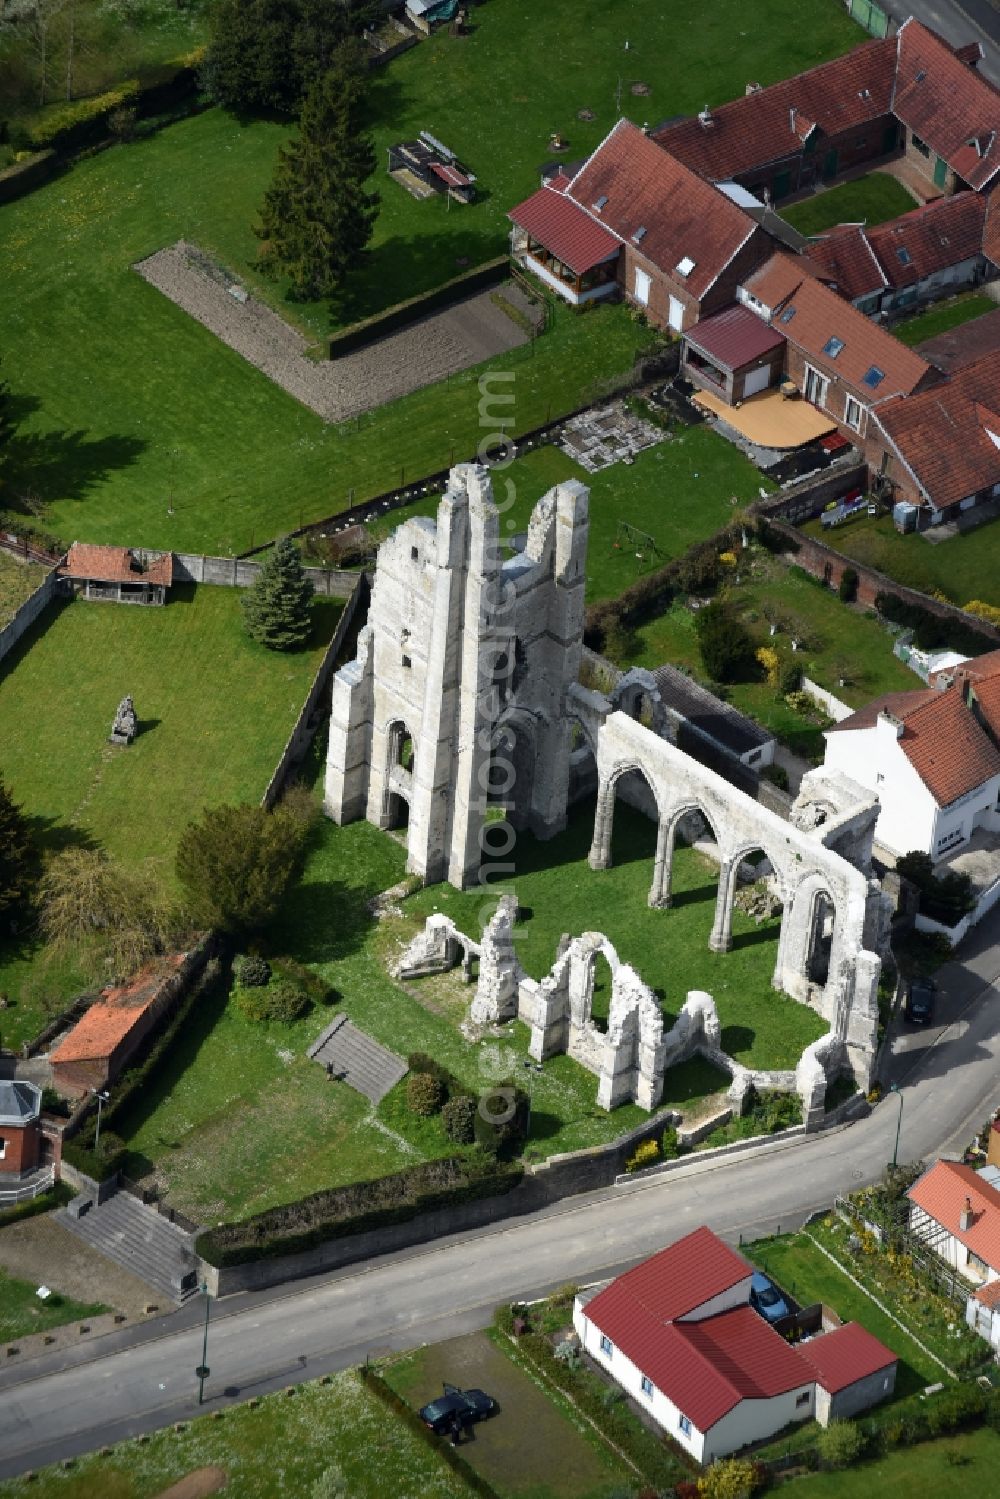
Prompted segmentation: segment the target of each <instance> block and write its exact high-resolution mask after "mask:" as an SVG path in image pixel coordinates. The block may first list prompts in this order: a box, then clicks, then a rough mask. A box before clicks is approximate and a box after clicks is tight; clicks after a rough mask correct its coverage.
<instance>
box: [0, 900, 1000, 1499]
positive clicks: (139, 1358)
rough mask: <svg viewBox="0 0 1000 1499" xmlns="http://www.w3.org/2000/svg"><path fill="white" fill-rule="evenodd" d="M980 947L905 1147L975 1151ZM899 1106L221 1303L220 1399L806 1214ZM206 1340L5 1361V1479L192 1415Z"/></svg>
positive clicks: (982, 1047) (165, 1340) (0, 1390)
mask: <svg viewBox="0 0 1000 1499" xmlns="http://www.w3.org/2000/svg"><path fill="white" fill-rule="evenodd" d="M998 920H1000V918H998ZM981 946H982V952H979V951H978V950H977V949H975V948H974V949H973V950H972V954H971V958H970V960H969V962H968V963H966V962H965V961H963V962H962V963H961V964H958V965H954V967H955V969H956V972H955V973H954V974H953V975H952V976H951V979H950V981H949V993H950V994H953V996H954V998H953V1000H952V1001H950V1002H951V1003H953V1006H954V1008H955V1009H956V1010H957V1011H959V1013H957V1014H956V1015H955V1016H954V1018H953V1019H951V1020H950V1022H949V1023H948V1024H947V1025H946V1026H945V1027H944V1028H943V1029H941V1028H939V1029H938V1030H937V1031H936V1032H935V1033H934V1035H933V1036H930V1035H925V1037H924V1040H923V1043H922V1046H921V1051H920V1055H919V1056H917V1057H911V1058H910V1059H909V1061H908V1062H907V1063H906V1065H907V1066H908V1067H909V1068H910V1070H909V1071H908V1072H907V1073H906V1075H905V1077H904V1080H903V1084H902V1100H903V1102H902V1110H903V1113H902V1138H901V1143H900V1159H912V1158H915V1157H917V1156H933V1155H935V1154H937V1153H938V1152H945V1153H948V1152H950V1151H956V1152H957V1151H959V1150H960V1149H961V1148H962V1147H963V1146H964V1145H965V1144H966V1143H967V1141H968V1140H969V1139H970V1138H971V1136H972V1135H973V1133H974V1132H975V1130H976V1128H977V1127H978V1126H979V1124H980V1123H981V1121H982V1119H983V1117H984V1116H985V1114H986V1112H987V1110H988V1109H989V1108H990V1107H992V1105H993V1103H994V1101H995V1100H996V1098H997V1095H998V1092H1000V1088H998V1076H997V1066H998V1060H1000V1008H998V998H997V989H996V988H995V987H994V986H993V985H992V984H991V983H988V982H984V980H985V977H986V974H987V972H988V971H989V970H992V969H993V968H994V967H995V966H1000V955H998V953H997V950H996V948H994V947H991V946H990V944H989V941H988V938H984V939H982V943H981ZM990 954H992V956H990ZM989 977H990V978H992V977H993V974H992V972H990V973H989ZM959 990H961V994H960V993H959ZM962 1005H964V1009H962V1008H961V1006H962ZM931 1042H933V1044H930V1043H931ZM898 1109H899V1104H898V1102H897V1100H896V1098H895V1097H890V1098H888V1099H887V1101H886V1102H885V1103H883V1104H881V1105H880V1106H879V1107H878V1108H876V1109H875V1111H874V1112H873V1113H872V1115H871V1116H870V1117H869V1118H867V1119H864V1120H861V1121H860V1122H859V1123H857V1124H855V1125H852V1126H850V1127H848V1128H845V1129H841V1130H836V1131H829V1132H825V1133H823V1134H821V1135H813V1136H809V1137H804V1138H801V1139H797V1140H795V1141H793V1142H789V1143H784V1142H781V1143H779V1144H776V1145H775V1146H774V1147H772V1148H771V1149H770V1150H768V1151H767V1152H766V1153H764V1154H761V1155H758V1156H756V1157H755V1158H753V1159H743V1160H734V1161H729V1162H725V1163H723V1164H719V1165H716V1166H714V1167H712V1166H708V1165H707V1164H706V1163H702V1162H698V1161H693V1162H691V1163H687V1164H685V1165H684V1166H683V1167H682V1168H681V1169H680V1170H678V1171H675V1172H672V1173H670V1174H669V1175H667V1176H664V1177H661V1178H659V1179H647V1181H645V1182H642V1183H633V1184H630V1185H627V1186H625V1187H622V1188H618V1189H608V1190H607V1191H602V1192H598V1193H593V1194H590V1195H588V1196H586V1197H578V1198H573V1199H571V1200H570V1201H568V1202H566V1203H563V1204H560V1205H558V1206H557V1207H555V1208H552V1209H549V1210H547V1211H546V1212H544V1213H540V1214H535V1215H532V1216H531V1217H528V1218H523V1219H518V1220H514V1221H509V1222H507V1223H502V1224H498V1225H497V1226H496V1227H495V1228H493V1229H491V1230H488V1231H481V1230H477V1231H476V1232H474V1233H470V1234H465V1235H459V1236H456V1237H454V1238H452V1239H447V1240H441V1241H438V1242H437V1243H435V1244H434V1245H432V1246H429V1247H426V1248H423V1249H418V1250H415V1251H412V1252H408V1253H404V1254H400V1255H395V1256H387V1257H385V1258H384V1259H383V1260H381V1261H377V1262H369V1263H368V1264H365V1265H363V1266H359V1267H351V1268H348V1269H346V1270H344V1271H341V1272H339V1273H338V1274H336V1275H333V1276H328V1277H322V1278H317V1279H316V1280H315V1281H311V1282H299V1283H298V1284H297V1285H296V1286H293V1287H291V1288H287V1287H284V1288H278V1289H276V1290H275V1291H273V1292H266V1293H260V1294H257V1295H244V1296H239V1297H234V1298H232V1299H231V1300H227V1301H225V1302H222V1303H220V1304H219V1305H218V1306H217V1307H216V1308H214V1311H213V1320H212V1326H211V1332H210V1337H209V1356H208V1362H209V1365H210V1367H211V1371H212V1372H211V1376H210V1378H209V1380H208V1383H207V1386H206V1408H207V1409H212V1408H218V1407H220V1406H226V1405H228V1404H231V1403H232V1402H234V1401H237V1400H240V1399H246V1398H247V1397H248V1395H250V1394H255V1393H263V1392H266V1391H268V1390H271V1389H276V1388H279V1387H281V1386H283V1385H286V1384H288V1383H291V1382H294V1381H296V1380H299V1379H302V1378H308V1377H315V1376H317V1375H318V1374H321V1373H325V1372H328V1371H330V1370H333V1369H338V1368H344V1367H347V1366H348V1365H351V1364H355V1363H358V1362H360V1361H362V1360H363V1359H364V1357H365V1355H366V1354H367V1353H375V1352H380V1351H385V1350H388V1349H394V1348H403V1347H408V1346H412V1345H414V1344H418V1343H422V1342H434V1341H437V1340H440V1339H443V1338H447V1337H451V1336H453V1335H454V1334H456V1333H458V1332H462V1331H467V1330H469V1329H471V1328H474V1327H480V1326H485V1325H486V1324H487V1322H488V1321H489V1319H490V1316H491V1312H492V1308H493V1307H494V1306H495V1305H496V1304H497V1303H499V1302H503V1301H509V1300H514V1299H520V1298H528V1297H531V1296H533V1295H538V1294H541V1293H543V1292H545V1291H547V1290H549V1289H551V1288H552V1287H554V1286H555V1285H558V1284H561V1283H564V1282H565V1281H567V1280H575V1281H578V1282H581V1283H585V1282H587V1281H589V1280H594V1279H600V1278H602V1277H604V1276H607V1275H610V1274H613V1273H617V1272H618V1271H619V1270H621V1269H623V1268H624V1267H625V1266H627V1265H629V1264H632V1263H634V1262H635V1261H637V1260H639V1259H641V1258H643V1257H645V1256H646V1255H648V1254H650V1253H652V1252H653V1251H655V1250H656V1249H659V1248H661V1247H662V1246H663V1245H664V1244H665V1243H668V1242H670V1241H671V1240H673V1239H675V1238H677V1237H678V1236H679V1235H681V1234H683V1233H685V1232H686V1231H687V1230H689V1229H691V1228H694V1227H696V1226H697V1225H698V1224H700V1223H708V1224H709V1225H710V1226H711V1227H712V1228H714V1229H715V1230H716V1231H717V1232H719V1233H720V1234H722V1235H724V1236H725V1237H727V1238H729V1239H731V1240H733V1241H734V1242H735V1241H737V1240H738V1239H739V1237H740V1236H741V1235H742V1236H743V1237H745V1238H753V1237H757V1236H759V1235H760V1234H761V1233H764V1232H769V1231H772V1230H773V1229H775V1228H777V1227H779V1226H780V1227H783V1228H791V1227H795V1226H798V1225H799V1224H801V1222H802V1221H803V1220H804V1218H806V1217H807V1216H808V1215H809V1214H810V1213H811V1212H812V1211H814V1210H816V1209H819V1208H822V1207H824V1206H827V1205H829V1203H830V1202H831V1200H832V1198H833V1197H834V1195H835V1194H837V1193H839V1192H844V1191H849V1190H852V1189H854V1188H856V1187H858V1186H859V1185H861V1184H862V1183H863V1182H866V1181H870V1180H874V1179H875V1178H876V1177H877V1176H878V1175H879V1173H880V1172H881V1170H882V1168H883V1167H884V1165H885V1162H886V1161H887V1160H888V1159H889V1157H890V1156H891V1154H892V1149H893V1144H894V1140H895V1132H896V1124H897V1118H898ZM157 1334H158V1335H157ZM201 1339H202V1308H201V1306H200V1305H199V1304H198V1303H194V1304H189V1305H188V1306H187V1307H185V1308H184V1310H183V1311H182V1312H180V1313H178V1314H176V1315H175V1316H174V1317H171V1318H169V1319H165V1320H164V1322H163V1323H162V1324H160V1326H159V1328H156V1329H150V1328H142V1329H140V1328H136V1329H135V1330H134V1332H133V1333H132V1334H128V1333H126V1334H112V1335H110V1336H109V1337H108V1338H106V1339H102V1340H100V1341H99V1342H98V1343H92V1344H90V1345H87V1346H85V1347H82V1348H79V1349H76V1350H73V1352H72V1353H71V1354H70V1355H69V1356H66V1355H60V1356H58V1358H56V1357H46V1358H43V1359H38V1360H36V1361H34V1362H33V1363H32V1365H31V1366H26V1367H25V1368H24V1369H23V1370H13V1369H5V1370H3V1371H2V1373H0V1478H5V1477H9V1476H12V1475H13V1474H16V1473H19V1472H22V1471H24V1470H25V1469H26V1468H29V1467H39V1466H41V1465H42V1464H43V1463H46V1462H51V1461H54V1460H56V1459H59V1458H62V1457H65V1456H69V1455H72V1454H75V1453H79V1452H84V1451H87V1450H89V1449H91V1448H93V1447H97V1446H100V1445H103V1444H105V1443H111V1442H115V1441H119V1440H121V1439H122V1438H124V1437H126V1436H129V1435H134V1434H135V1433H137V1432H139V1431H144V1430H153V1429H155V1428H156V1427H159V1426H163V1425H165V1424H167V1423H168V1422H171V1421H174V1420H178V1419H182V1418H187V1417H190V1416H192V1415H193V1414H194V1413H195V1412H196V1411H197V1404H196V1396H197V1383H196V1380H195V1377H194V1370H195V1368H196V1366H197V1365H198V1364H199V1363H200V1361H201V1346H202V1345H201Z"/></svg>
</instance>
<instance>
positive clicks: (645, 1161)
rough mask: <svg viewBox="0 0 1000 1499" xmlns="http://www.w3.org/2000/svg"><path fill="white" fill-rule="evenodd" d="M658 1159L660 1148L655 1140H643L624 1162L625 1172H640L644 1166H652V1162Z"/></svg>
mask: <svg viewBox="0 0 1000 1499" xmlns="http://www.w3.org/2000/svg"><path fill="white" fill-rule="evenodd" d="M659 1159H660V1147H659V1145H658V1143H657V1142H656V1141H655V1140H643V1142H642V1144H641V1145H637V1146H636V1148H635V1151H634V1153H633V1154H632V1155H630V1156H629V1158H628V1160H627V1161H626V1162H625V1170H626V1171H641V1170H642V1169H643V1167H644V1166H652V1164H653V1162H654V1161H658V1160H659Z"/></svg>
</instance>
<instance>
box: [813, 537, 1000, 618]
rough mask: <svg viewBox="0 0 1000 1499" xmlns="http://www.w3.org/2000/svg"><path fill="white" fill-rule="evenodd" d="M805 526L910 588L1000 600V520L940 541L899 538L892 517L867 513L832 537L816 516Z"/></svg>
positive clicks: (956, 600)
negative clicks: (868, 514)
mask: <svg viewBox="0 0 1000 1499" xmlns="http://www.w3.org/2000/svg"><path fill="white" fill-rule="evenodd" d="M802 530H803V531H804V532H805V534H806V535H807V536H816V537H818V538H820V539H821V540H823V541H826V542H827V543H828V544H830V543H831V542H832V544H833V545H834V546H835V547H836V549H837V551H838V552H843V554H844V556H846V557H853V558H855V560H856V561H858V562H864V563H866V564H867V566H868V567H874V568H877V569H878V571H879V572H882V573H885V574H886V575H887V576H888V577H890V578H894V579H895V580H896V582H897V583H903V584H905V586H906V587H907V588H916V589H919V591H920V592H921V593H934V591H935V590H937V589H939V590H940V591H941V592H942V593H943V594H944V595H945V597H946V598H948V599H950V600H951V601H952V603H953V604H959V605H963V604H967V603H970V602H971V601H972V600H973V599H980V600H983V601H984V602H986V603H988V604H1000V525H998V524H997V523H996V522H993V521H989V522H987V523H986V524H985V525H983V526H978V527H977V528H976V529H975V530H974V531H966V532H965V534H964V535H962V536H951V537H949V538H948V540H947V541H942V542H937V543H933V542H929V541H927V540H925V538H924V537H923V536H918V535H915V534H914V533H913V532H911V533H910V534H909V535H908V536H901V535H900V533H899V532H898V531H897V530H896V529H895V527H894V526H893V524H892V517H891V516H880V517H879V518H878V519H872V518H869V517H868V516H864V517H862V518H861V519H860V520H856V521H851V522H850V523H849V524H848V525H846V526H838V527H837V534H836V536H835V537H833V538H831V537H829V536H822V535H821V532H822V526H821V525H820V522H819V521H818V520H813V521H807V522H806V524H805V525H804V526H803V527H802Z"/></svg>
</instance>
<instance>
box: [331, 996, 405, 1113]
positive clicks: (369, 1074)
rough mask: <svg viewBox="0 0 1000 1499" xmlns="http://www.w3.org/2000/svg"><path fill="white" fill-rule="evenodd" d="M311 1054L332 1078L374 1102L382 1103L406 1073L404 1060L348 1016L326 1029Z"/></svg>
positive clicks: (338, 1019) (339, 1018) (337, 1019)
mask: <svg viewBox="0 0 1000 1499" xmlns="http://www.w3.org/2000/svg"><path fill="white" fill-rule="evenodd" d="M308 1054H309V1056H311V1057H312V1058H313V1060H314V1061H316V1062H319V1063H320V1064H321V1065H322V1066H324V1067H328V1068H329V1069H330V1071H331V1074H332V1076H333V1077H335V1078H337V1079H338V1080H339V1081H340V1082H345V1083H346V1084H347V1085H348V1087H349V1088H354V1089H356V1091H357V1092H358V1093H363V1094H364V1096H365V1097H366V1098H369V1099H371V1101H372V1103H380V1102H381V1101H382V1099H383V1098H384V1097H385V1095H386V1094H387V1093H388V1092H389V1091H390V1089H392V1088H394V1087H395V1086H396V1084H397V1083H398V1082H399V1080H400V1078H401V1077H405V1076H406V1072H407V1066H406V1063H405V1062H404V1061H403V1059H402V1057H398V1056H397V1055H396V1053H395V1052H394V1051H390V1050H389V1049H388V1047H386V1046H381V1045H379V1043H378V1042H377V1041H373V1040H372V1038H371V1036H369V1035H366V1033H365V1032H364V1031H359V1030H358V1028H357V1026H355V1025H352V1024H351V1022H350V1021H349V1020H348V1018H347V1016H346V1015H338V1016H337V1018H336V1020H334V1021H333V1023H332V1024H331V1025H328V1026H327V1028H326V1030H325V1031H323V1033H322V1034H321V1035H320V1036H318V1037H317V1039H316V1040H315V1041H314V1042H313V1044H312V1046H310V1048H309V1053H308Z"/></svg>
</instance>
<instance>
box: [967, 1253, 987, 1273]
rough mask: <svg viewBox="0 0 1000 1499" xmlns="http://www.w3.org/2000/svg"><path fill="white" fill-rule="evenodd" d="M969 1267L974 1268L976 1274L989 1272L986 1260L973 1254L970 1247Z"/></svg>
mask: <svg viewBox="0 0 1000 1499" xmlns="http://www.w3.org/2000/svg"><path fill="white" fill-rule="evenodd" d="M969 1269H970V1270H975V1272H976V1274H977V1275H982V1276H986V1275H988V1274H989V1266H988V1265H987V1263H986V1261H985V1260H981V1259H980V1258H979V1256H978V1254H973V1252H972V1250H971V1249H970V1250H969Z"/></svg>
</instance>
